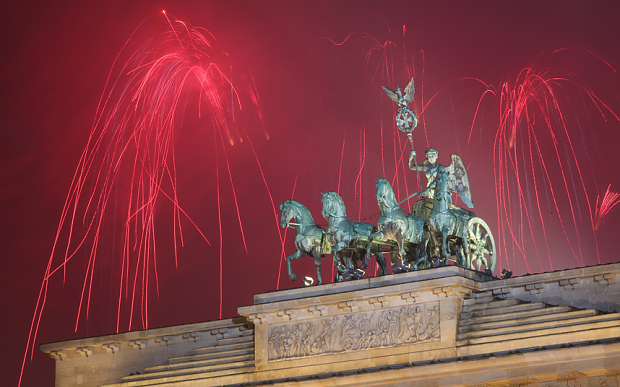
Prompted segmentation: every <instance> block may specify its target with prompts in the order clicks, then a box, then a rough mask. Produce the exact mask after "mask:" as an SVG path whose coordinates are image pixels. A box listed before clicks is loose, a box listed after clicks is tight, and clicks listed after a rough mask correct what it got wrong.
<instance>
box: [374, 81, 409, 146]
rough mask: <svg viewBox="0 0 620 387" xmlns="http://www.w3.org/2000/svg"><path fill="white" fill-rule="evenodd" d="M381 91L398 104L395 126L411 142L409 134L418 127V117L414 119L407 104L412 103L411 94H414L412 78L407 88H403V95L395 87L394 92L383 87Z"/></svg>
mask: <svg viewBox="0 0 620 387" xmlns="http://www.w3.org/2000/svg"><path fill="white" fill-rule="evenodd" d="M382 87H383V91H385V94H387V96H388V97H390V99H391V100H392V101H394V102H396V103H397V104H398V107H399V109H398V112H397V113H396V126H397V127H398V129H400V131H401V132H404V133H407V136H409V141H411V132H413V130H414V129H415V127H416V126H418V117H416V115H415V113H414V112H413V110H411V109H409V107H408V106H407V104H408V103H409V102H411V101H413V93H415V86H414V85H413V78H411V80H410V81H409V84H408V85H407V87H405V95H403V93H402V92H401V91H400V87H396V91H393V90H390V89H388V88H387V87H385V86H382Z"/></svg>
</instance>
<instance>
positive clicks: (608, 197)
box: [594, 184, 620, 231]
mask: <svg viewBox="0 0 620 387" xmlns="http://www.w3.org/2000/svg"><path fill="white" fill-rule="evenodd" d="M610 189H611V184H610V185H609V186H608V187H607V191H605V195H604V196H603V199H602V200H601V199H600V197H597V198H596V211H595V219H596V223H595V225H594V230H595V231H596V230H598V229H599V227H600V226H601V222H602V221H603V218H604V217H605V216H607V214H608V213H609V211H611V210H612V209H613V208H614V207H615V206H616V205H617V204H618V203H620V193H617V192H612V191H611V190H610Z"/></svg>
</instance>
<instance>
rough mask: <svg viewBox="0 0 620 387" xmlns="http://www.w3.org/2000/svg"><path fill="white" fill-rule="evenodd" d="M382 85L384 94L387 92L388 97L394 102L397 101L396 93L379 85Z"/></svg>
mask: <svg viewBox="0 0 620 387" xmlns="http://www.w3.org/2000/svg"><path fill="white" fill-rule="evenodd" d="M381 87H383V91H385V94H387V96H388V97H390V99H391V100H392V101H394V102H396V103H398V102H399V101H398V95H397V94H396V92H395V91H393V90H390V89H388V88H387V87H385V86H381Z"/></svg>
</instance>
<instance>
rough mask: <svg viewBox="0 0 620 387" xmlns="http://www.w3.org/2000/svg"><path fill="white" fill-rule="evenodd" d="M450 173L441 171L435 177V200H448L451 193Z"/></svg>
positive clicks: (444, 170)
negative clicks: (449, 186) (449, 189)
mask: <svg viewBox="0 0 620 387" xmlns="http://www.w3.org/2000/svg"><path fill="white" fill-rule="evenodd" d="M448 173H449V172H448V171H447V170H446V169H443V168H441V169H439V170H438V171H437V176H436V177H435V198H436V199H437V200H446V201H447V200H448V196H449V195H450V192H449V191H448Z"/></svg>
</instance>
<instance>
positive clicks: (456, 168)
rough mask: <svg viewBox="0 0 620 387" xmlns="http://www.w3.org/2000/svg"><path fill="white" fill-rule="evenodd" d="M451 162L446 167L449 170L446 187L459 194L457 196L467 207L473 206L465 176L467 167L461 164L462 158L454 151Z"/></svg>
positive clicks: (467, 178) (467, 179)
mask: <svg viewBox="0 0 620 387" xmlns="http://www.w3.org/2000/svg"><path fill="white" fill-rule="evenodd" d="M450 157H451V158H452V163H451V164H450V165H448V166H447V167H446V168H447V169H448V171H449V172H450V173H449V175H448V189H450V190H451V191H454V192H456V193H458V194H459V197H460V198H461V200H462V201H463V203H465V204H467V207H469V208H474V203H473V201H472V200H471V189H470V188H469V177H468V176H467V169H465V165H463V160H461V157H460V156H459V155H457V154H456V153H453V154H452V156H450Z"/></svg>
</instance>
